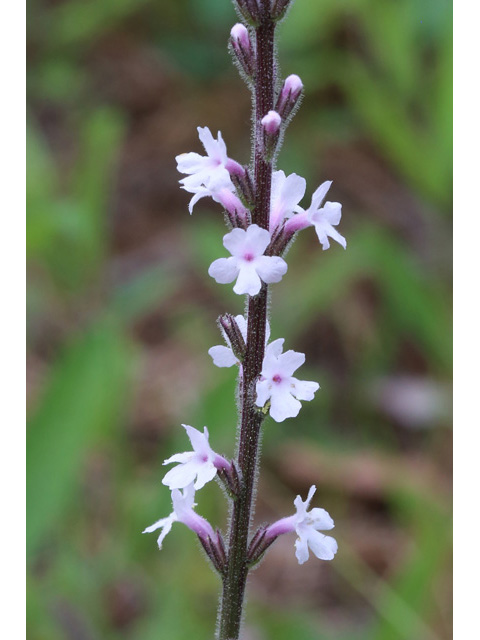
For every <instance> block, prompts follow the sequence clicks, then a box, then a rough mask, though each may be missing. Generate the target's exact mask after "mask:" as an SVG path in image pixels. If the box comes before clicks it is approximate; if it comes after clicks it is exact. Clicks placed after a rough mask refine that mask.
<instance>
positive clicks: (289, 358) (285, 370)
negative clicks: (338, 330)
mask: <svg viewBox="0 0 480 640" xmlns="http://www.w3.org/2000/svg"><path fill="white" fill-rule="evenodd" d="M283 343H284V339H283V338H279V339H278V340H274V341H273V342H272V343H270V344H269V345H268V346H267V347H266V349H265V357H264V359H263V366H262V373H261V376H260V380H259V381H258V382H257V387H256V391H257V399H256V405H257V406H258V407H263V406H265V403H266V402H267V401H268V400H270V409H269V412H270V415H271V416H272V418H273V419H274V420H275V421H276V422H283V421H284V420H285V419H286V418H295V417H296V416H297V415H298V413H299V411H300V409H301V408H302V405H301V403H300V402H299V401H300V400H313V397H314V395H315V392H316V391H317V390H318V389H319V388H320V387H319V384H318V383H317V382H309V381H304V380H297V378H294V377H293V373H294V371H296V369H298V368H299V367H301V366H302V364H303V363H304V362H305V354H303V353H298V352H297V351H286V352H285V353H282V350H283Z"/></svg>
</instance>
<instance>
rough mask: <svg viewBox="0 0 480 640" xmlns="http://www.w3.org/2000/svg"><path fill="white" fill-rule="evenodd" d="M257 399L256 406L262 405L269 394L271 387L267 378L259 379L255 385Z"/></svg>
mask: <svg viewBox="0 0 480 640" xmlns="http://www.w3.org/2000/svg"><path fill="white" fill-rule="evenodd" d="M256 391H257V399H256V400H255V404H256V405H257V407H264V406H265V403H266V402H267V400H268V399H269V398H270V395H271V387H270V381H269V380H259V381H258V382H257V386H256Z"/></svg>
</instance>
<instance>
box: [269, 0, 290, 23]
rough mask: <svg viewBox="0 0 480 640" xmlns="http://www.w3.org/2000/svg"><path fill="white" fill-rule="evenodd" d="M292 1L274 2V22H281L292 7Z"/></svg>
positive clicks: (277, 0)
mask: <svg viewBox="0 0 480 640" xmlns="http://www.w3.org/2000/svg"><path fill="white" fill-rule="evenodd" d="M290 3H291V0H272V8H271V9H270V15H271V16H272V20H281V19H282V18H283V17H284V15H285V14H286V12H287V9H288V7H289V6H290Z"/></svg>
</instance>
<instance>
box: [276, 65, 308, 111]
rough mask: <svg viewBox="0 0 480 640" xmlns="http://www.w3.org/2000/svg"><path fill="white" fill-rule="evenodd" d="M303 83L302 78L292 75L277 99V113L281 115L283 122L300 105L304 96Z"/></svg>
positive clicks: (287, 79)
mask: <svg viewBox="0 0 480 640" xmlns="http://www.w3.org/2000/svg"><path fill="white" fill-rule="evenodd" d="M302 90H303V83H302V81H301V80H300V78H299V77H298V76H297V75H295V74H292V75H291V76H288V78H286V80H285V82H284V83H283V86H282V89H281V90H280V94H279V96H278V99H277V104H276V106H275V111H276V112H277V113H278V114H280V117H281V118H282V120H286V119H287V118H288V117H289V116H290V115H291V114H292V112H293V111H294V110H295V108H296V107H297V105H298V104H299V100H300V96H301V95H302Z"/></svg>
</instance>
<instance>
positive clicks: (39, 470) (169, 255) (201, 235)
mask: <svg viewBox="0 0 480 640" xmlns="http://www.w3.org/2000/svg"><path fill="white" fill-rule="evenodd" d="M235 20H236V17H235V13H234V11H233V8H232V6H231V4H230V2H229V0H175V1H174V2H173V1H167V0H157V1H154V0H101V1H99V0H30V2H29V21H28V55H29V70H28V80H29V112H28V113H29V117H28V195H27V201H28V218H29V223H28V237H27V252H28V267H29V282H28V338H27V340H28V410H29V418H30V424H29V432H28V477H27V486H28V564H29V576H28V588H29V598H28V637H29V638H30V639H31V640H96V639H102V640H103V639H105V640H113V639H120V638H122V639H123V638H125V639H135V640H159V639H164V638H166V639H173V640H183V639H185V640H187V639H188V640H191V639H192V638H195V640H197V639H198V640H210V639H211V638H212V637H213V628H214V620H215V616H216V607H217V595H218V589H219V584H218V580H217V578H216V576H215V575H214V574H213V573H212V571H211V570H210V569H209V567H208V565H207V563H206V562H205V560H204V558H203V557H202V554H201V553H200V552H199V549H198V544H197V543H196V541H195V539H194V536H193V534H191V532H190V531H188V530H187V529H186V528H185V527H183V526H181V525H177V526H175V527H174V529H173V532H172V533H171V534H170V535H169V536H168V537H167V539H166V540H165V544H164V549H163V550H162V552H159V551H158V550H157V548H156V543H155V540H156V537H155V536H154V535H150V536H142V535H141V531H142V530H143V528H144V527H145V526H147V525H149V524H151V523H152V522H154V521H155V520H157V519H158V518H160V517H163V516H165V515H167V514H168V513H170V501H169V492H168V490H167V489H166V487H164V486H163V485H162V484H161V478H162V477H163V474H164V472H165V469H164V468H163V467H162V466H161V463H162V461H163V460H164V459H165V458H166V457H167V456H169V455H170V454H172V453H173V452H175V451H182V450H184V449H186V448H187V444H188V443H187V441H186V438H185V434H184V432H183V429H181V428H180V423H181V422H186V423H188V424H192V425H193V426H195V427H197V428H201V427H203V425H204V424H207V425H208V427H209V429H210V433H211V441H212V444H213V446H214V448H215V449H216V450H218V451H220V452H223V453H224V454H226V455H233V453H234V441H235V424H236V416H235V402H234V398H233V393H234V388H235V372H234V371H233V370H232V371H231V370H221V369H216V368H215V367H214V366H213V365H212V363H211V360H210V358H209V356H208V355H207V349H208V348H209V347H210V346H212V345H214V344H218V343H219V342H220V339H219V335H218V331H217V329H216V326H215V319H216V318H217V316H218V315H219V314H220V313H222V312H224V311H230V312H232V313H240V312H241V311H242V308H243V300H242V299H241V298H240V297H238V296H235V295H234V294H233V293H232V291H231V287H228V286H224V287H222V286H218V285H216V284H215V283H214V282H213V280H212V279H211V278H209V277H208V276H207V268H208V265H209V264H210V262H212V261H213V259H215V258H217V257H219V256H220V255H223V254H224V251H223V248H222V244H221V238H222V234H223V233H224V226H223V220H222V216H221V213H220V211H219V210H218V208H217V207H216V206H215V205H213V204H212V205H210V203H209V202H207V201H202V202H201V203H200V204H199V205H197V207H196V211H195V213H194V215H193V216H192V217H190V216H189V215H188V211H187V202H188V195H187V194H185V193H184V192H182V191H181V190H180V189H179V188H178V183H177V181H178V179H179V178H180V176H179V175H178V174H177V172H176V169H175V161H174V156H175V155H176V154H178V153H181V152H184V151H193V150H195V151H201V147H200V145H199V142H198V139H197V135H196V126H197V125H202V126H205V125H206V126H209V127H211V129H212V130H214V131H216V130H217V129H221V130H222V132H223V134H224V137H225V139H226V141H227V144H228V149H229V155H231V156H233V157H234V158H236V159H237V160H239V161H243V162H246V161H247V160H248V158H249V138H250V134H249V126H250V100H249V95H248V92H247V91H246V88H245V87H244V86H243V83H242V81H241V80H240V78H239V77H238V75H237V72H236V70H235V69H234V68H233V67H232V66H231V64H230V59H229V56H228V54H227V50H226V41H227V38H228V33H229V30H230V27H231V26H232V25H233V23H234V22H235ZM279 44H280V63H281V68H282V71H283V72H284V74H285V75H287V74H290V73H297V74H298V75H300V76H301V78H302V79H303V81H304V84H305V99H304V102H303V106H302V108H301V110H300V112H299V114H298V115H297V116H296V118H295V120H294V121H293V123H292V125H291V127H290V129H289V131H288V134H287V137H286V142H285V145H284V148H283V150H282V153H281V156H280V159H279V166H280V167H281V168H283V169H284V170H285V171H287V172H292V171H295V172H297V173H299V174H301V175H304V176H305V177H306V178H307V182H308V191H307V200H309V195H310V194H311V193H312V191H313V190H314V189H315V188H316V187H317V186H318V185H319V184H320V182H322V181H324V180H326V179H332V180H333V181H334V183H333V187H332V189H331V192H330V194H329V195H330V197H331V199H332V200H337V201H339V202H342V203H343V212H344V216H343V219H342V222H341V225H340V232H341V233H342V234H344V235H345V236H346V238H347V240H348V249H347V251H345V252H344V251H343V250H342V249H341V248H340V247H339V246H338V245H336V244H334V243H333V246H332V247H331V249H330V250H329V251H328V252H322V251H321V247H320V246H319V244H318V241H317V239H316V236H315V234H314V233H313V232H304V233H303V234H301V237H299V239H298V240H297V242H296V243H295V245H294V246H293V248H292V249H291V251H290V253H289V256H288V258H289V272H288V275H287V276H286V277H285V278H284V280H283V281H282V283H281V284H280V285H277V286H276V287H274V290H273V296H272V312H273V317H272V332H273V333H272V337H273V338H276V337H280V336H284V337H285V338H286V343H287V345H288V347H289V348H293V349H295V350H298V351H304V352H305V353H306V354H307V364H306V365H305V366H304V367H303V368H302V375H301V377H302V378H304V379H313V380H318V381H319V383H320V385H321V391H320V392H319V393H317V396H316V398H315V400H314V401H313V402H311V403H304V407H303V409H302V411H301V413H300V416H299V418H298V419H296V420H295V421H294V420H287V421H286V422H285V423H282V424H276V423H273V422H271V421H270V422H268V423H267V425H266V427H265V435H264V440H263V460H262V462H263V465H262V475H261V479H260V484H259V491H258V506H257V512H256V521H257V522H258V523H261V522H266V521H271V520H273V519H276V518H278V517H281V516H283V515H287V514H288V513H290V512H291V511H292V509H293V505H292V501H293V498H294V497H295V495H296V494H297V493H302V495H305V494H306V492H307V490H308V488H309V486H310V485H311V484H316V485H317V486H318V491H317V495H316V498H315V501H316V502H315V505H316V506H323V507H324V508H326V509H327V510H328V511H329V512H330V513H331V514H332V516H333V517H334V519H335V522H336V528H335V530H334V535H335V536H336V538H337V539H338V541H339V546H340V550H339V553H338V555H337V557H336V559H335V561H334V562H331V563H326V562H320V561H317V560H316V559H315V558H312V559H311V560H310V561H309V562H308V563H307V564H306V565H304V566H302V567H299V566H298V564H297V562H296V559H295V556H294V547H293V543H294V537H293V536H290V537H287V536H285V540H283V539H282V540H279V541H278V542H277V543H276V544H275V545H274V547H273V548H272V550H271V552H270V553H269V555H268V556H267V558H266V559H265V561H264V562H263V563H262V564H261V565H260V567H259V568H258V570H257V571H255V572H254V573H253V574H252V576H251V580H250V584H249V597H248V613H247V618H246V620H247V622H246V626H245V632H244V638H245V640H290V639H291V638H295V639H296V640H314V639H322V640H367V639H368V640H446V639H447V638H450V637H451V557H450V556H451V523H450V516H451V513H450V512H451V509H450V489H451V428H450V413H451V408H450V405H451V397H450V377H451V340H450V335H451V253H450V252H451V219H450V204H451V84H452V81H451V57H452V56H451V7H450V2H448V1H447V0H297V2H296V3H295V5H294V6H293V9H292V10H291V13H290V17H289V19H288V20H287V21H286V22H285V24H283V25H282V26H281V29H280V43H279ZM198 502H199V506H198V510H199V512H200V513H201V514H203V515H205V516H207V517H209V518H210V519H211V520H212V521H214V522H215V523H217V524H219V525H221V526H222V527H224V526H225V521H226V511H225V504H224V500H223V497H222V493H221V491H220V490H219V488H218V487H217V486H216V485H215V483H211V486H210V485H209V486H208V487H206V488H205V489H204V490H203V491H202V493H201V494H200V495H199V496H198Z"/></svg>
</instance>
